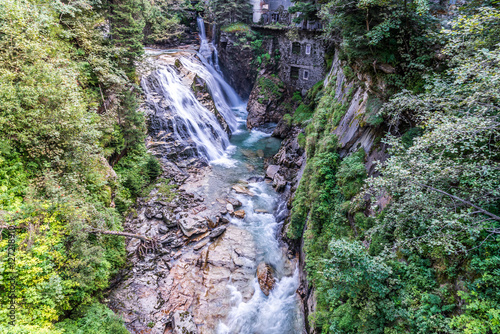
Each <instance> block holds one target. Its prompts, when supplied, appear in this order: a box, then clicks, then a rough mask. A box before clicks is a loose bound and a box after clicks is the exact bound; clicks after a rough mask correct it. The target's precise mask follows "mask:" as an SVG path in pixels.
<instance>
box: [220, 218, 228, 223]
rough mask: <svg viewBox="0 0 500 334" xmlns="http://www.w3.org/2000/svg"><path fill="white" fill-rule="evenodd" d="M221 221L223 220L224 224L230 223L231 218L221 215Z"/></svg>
mask: <svg viewBox="0 0 500 334" xmlns="http://www.w3.org/2000/svg"><path fill="white" fill-rule="evenodd" d="M220 222H221V223H222V224H229V223H230V221H229V219H227V218H224V217H221V219H220Z"/></svg>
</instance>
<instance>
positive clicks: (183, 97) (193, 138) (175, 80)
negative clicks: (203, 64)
mask: <svg viewBox="0 0 500 334" xmlns="http://www.w3.org/2000/svg"><path fill="white" fill-rule="evenodd" d="M185 61H186V62H187V60H185ZM142 88H143V90H144V92H145V94H146V96H147V102H148V103H149V104H150V105H151V106H152V107H153V109H154V110H155V115H154V120H153V121H152V123H153V124H152V127H153V129H152V130H153V132H156V133H157V136H156V137H159V136H160V135H162V134H163V133H165V135H164V136H162V137H161V138H156V139H161V140H163V141H164V142H168V144H169V147H166V148H165V149H166V150H167V151H168V153H169V154H170V155H179V154H180V155H181V157H182V158H187V157H189V156H196V157H198V158H204V159H206V160H208V161H213V160H217V159H220V158H221V157H222V156H223V154H224V151H225V149H226V148H227V147H228V146H229V138H228V135H227V133H226V132H225V131H224V130H223V129H222V127H221V125H220V123H219V122H218V120H217V118H216V116H215V115H214V114H212V113H211V112H210V111H209V110H208V109H207V108H205V107H204V106H203V105H202V104H201V103H200V102H199V101H198V100H197V99H196V97H195V96H194V94H193V92H192V91H191V89H190V87H188V86H186V85H185V84H183V83H182V80H181V78H180V76H179V74H178V73H177V70H176V69H175V67H173V66H170V65H169V66H165V67H164V68H162V69H159V70H157V71H155V72H153V73H152V74H151V75H150V76H149V77H147V78H145V79H143V80H142Z"/></svg>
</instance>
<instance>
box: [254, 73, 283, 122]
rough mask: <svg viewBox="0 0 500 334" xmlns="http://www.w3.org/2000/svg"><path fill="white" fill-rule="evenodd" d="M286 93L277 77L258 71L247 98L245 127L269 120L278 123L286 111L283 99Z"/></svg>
mask: <svg viewBox="0 0 500 334" xmlns="http://www.w3.org/2000/svg"><path fill="white" fill-rule="evenodd" d="M288 95H289V94H288V92H287V91H286V90H285V88H284V86H283V85H282V82H281V80H280V79H279V78H278V77H276V76H271V75H270V74H266V73H259V77H258V79H257V83H256V84H255V86H254V87H253V89H252V92H251V93H250V97H249V98H248V105H247V111H248V117H247V127H248V128H249V129H252V128H254V127H256V126H259V125H263V124H266V123H270V122H274V123H278V122H279V121H280V120H281V119H282V118H283V115H284V114H285V113H286V112H287V110H286V109H285V108H284V107H283V101H284V100H285V99H286V98H287V96H288Z"/></svg>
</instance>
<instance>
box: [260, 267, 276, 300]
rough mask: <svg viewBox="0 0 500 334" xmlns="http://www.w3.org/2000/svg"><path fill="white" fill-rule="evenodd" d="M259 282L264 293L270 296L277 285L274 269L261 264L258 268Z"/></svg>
mask: <svg viewBox="0 0 500 334" xmlns="http://www.w3.org/2000/svg"><path fill="white" fill-rule="evenodd" d="M257 280H258V281H259V286H260V289H261V290H262V292H263V293H264V294H265V295H266V296H269V293H270V292H271V290H272V289H273V288H274V286H275V284H276V279H275V278H274V270H273V268H272V267H271V266H270V265H269V264H266V263H264V262H261V263H259V265H258V266H257Z"/></svg>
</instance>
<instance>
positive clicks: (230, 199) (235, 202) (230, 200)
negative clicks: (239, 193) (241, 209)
mask: <svg viewBox="0 0 500 334" xmlns="http://www.w3.org/2000/svg"><path fill="white" fill-rule="evenodd" d="M227 202H228V203H229V204H231V205H232V206H234V207H238V206H241V205H242V204H241V202H240V201H238V200H237V199H236V198H228V199H227Z"/></svg>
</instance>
